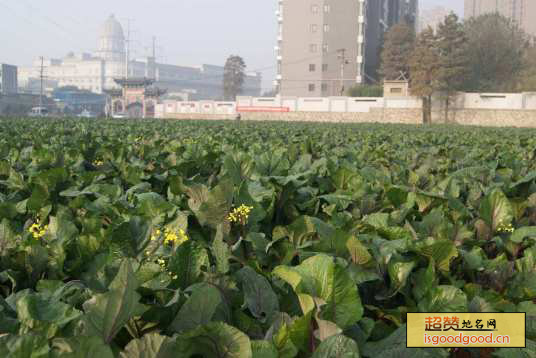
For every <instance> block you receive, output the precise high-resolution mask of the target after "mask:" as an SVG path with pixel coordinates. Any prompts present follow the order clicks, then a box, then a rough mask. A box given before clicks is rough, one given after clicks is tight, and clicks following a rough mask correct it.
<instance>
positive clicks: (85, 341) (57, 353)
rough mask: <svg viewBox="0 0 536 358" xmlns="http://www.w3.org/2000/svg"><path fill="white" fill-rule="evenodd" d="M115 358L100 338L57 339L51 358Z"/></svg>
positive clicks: (53, 345) (54, 342)
mask: <svg viewBox="0 0 536 358" xmlns="http://www.w3.org/2000/svg"><path fill="white" fill-rule="evenodd" d="M94 357H99V358H114V355H113V352H112V350H111V348H110V347H109V346H108V345H106V344H105V343H104V342H103V341H102V338H100V337H95V336H92V337H87V336H86V337H84V336H80V337H72V338H56V339H54V340H53V341H52V357H51V358H94Z"/></svg>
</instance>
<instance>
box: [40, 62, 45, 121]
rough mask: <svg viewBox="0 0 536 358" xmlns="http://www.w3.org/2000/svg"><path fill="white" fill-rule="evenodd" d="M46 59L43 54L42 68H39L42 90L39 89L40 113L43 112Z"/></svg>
mask: <svg viewBox="0 0 536 358" xmlns="http://www.w3.org/2000/svg"><path fill="white" fill-rule="evenodd" d="M44 61H45V59H44V58H43V56H41V68H40V69H39V80H40V90H39V114H42V112H43V79H44V78H45V76H44Z"/></svg>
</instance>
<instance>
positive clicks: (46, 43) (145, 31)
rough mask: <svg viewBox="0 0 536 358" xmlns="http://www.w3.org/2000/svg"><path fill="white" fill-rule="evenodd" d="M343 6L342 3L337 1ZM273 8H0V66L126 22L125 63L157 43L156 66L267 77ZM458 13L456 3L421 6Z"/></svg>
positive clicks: (213, 1)
mask: <svg viewBox="0 0 536 358" xmlns="http://www.w3.org/2000/svg"><path fill="white" fill-rule="evenodd" d="M343 1H344V0H343ZM276 4H277V1H276V0H151V1H147V0H143V1H141V0H92V1H80V0H74V1H73V0H39V1H35V0H0V44H1V47H0V63H2V62H3V63H11V64H15V65H19V66H21V65H29V64H30V63H31V61H32V60H33V59H34V58H36V57H38V56H41V55H42V56H45V57H61V56H64V55H65V54H67V53H68V52H69V51H74V52H77V53H78V52H93V51H95V50H96V48H97V37H98V33H99V29H100V26H101V24H102V22H104V20H105V19H106V18H107V17H108V16H109V15H110V14H112V13H113V14H115V16H116V17H117V18H118V20H119V21H120V22H121V23H122V24H123V27H124V28H125V31H126V24H127V22H128V20H129V19H130V22H131V28H132V39H133V55H134V56H136V57H141V56H145V55H147V54H148V51H149V50H150V47H151V38H152V36H156V38H157V50H158V51H157V57H159V61H165V62H167V63H172V64H184V65H195V64H201V63H207V64H216V65H221V64H223V63H224V62H225V59H226V57H227V56H228V55H229V54H239V55H241V56H243V57H244V59H245V61H246V63H247V65H248V69H249V70H262V71H261V72H263V74H264V76H265V78H266V81H264V82H265V84H264V87H270V82H271V81H270V80H271V79H272V78H273V76H274V73H275V55H274V45H275V38H276V21H275V10H276ZM433 5H443V6H445V7H449V8H452V9H454V10H456V11H457V12H458V13H460V14H461V13H462V12H463V0H421V7H430V6H433Z"/></svg>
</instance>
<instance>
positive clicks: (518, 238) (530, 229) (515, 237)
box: [510, 226, 536, 243]
mask: <svg viewBox="0 0 536 358" xmlns="http://www.w3.org/2000/svg"><path fill="white" fill-rule="evenodd" d="M526 237H529V238H536V226H525V227H522V228H519V229H516V230H515V231H514V233H513V234H512V236H511V237H510V241H512V242H515V243H521V242H523V240H524V239H525V238H526Z"/></svg>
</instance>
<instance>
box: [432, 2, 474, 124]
mask: <svg viewBox="0 0 536 358" xmlns="http://www.w3.org/2000/svg"><path fill="white" fill-rule="evenodd" d="M466 44H467V39H466V36H465V32H464V28H463V24H462V23H461V22H460V21H459V19H458V16H457V15H456V14H454V13H450V15H448V16H446V17H445V20H443V22H442V23H441V24H439V27H438V31H437V49H438V53H439V65H440V67H439V71H438V73H437V76H438V77H437V80H438V84H439V90H440V91H441V95H442V97H443V99H444V101H445V122H448V115H449V107H450V102H451V100H452V98H453V97H454V96H455V95H456V93H457V92H458V91H460V90H462V89H463V85H464V82H465V78H466V75H467V74H468V72H469V65H470V63H469V61H468V57H467V46H466Z"/></svg>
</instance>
